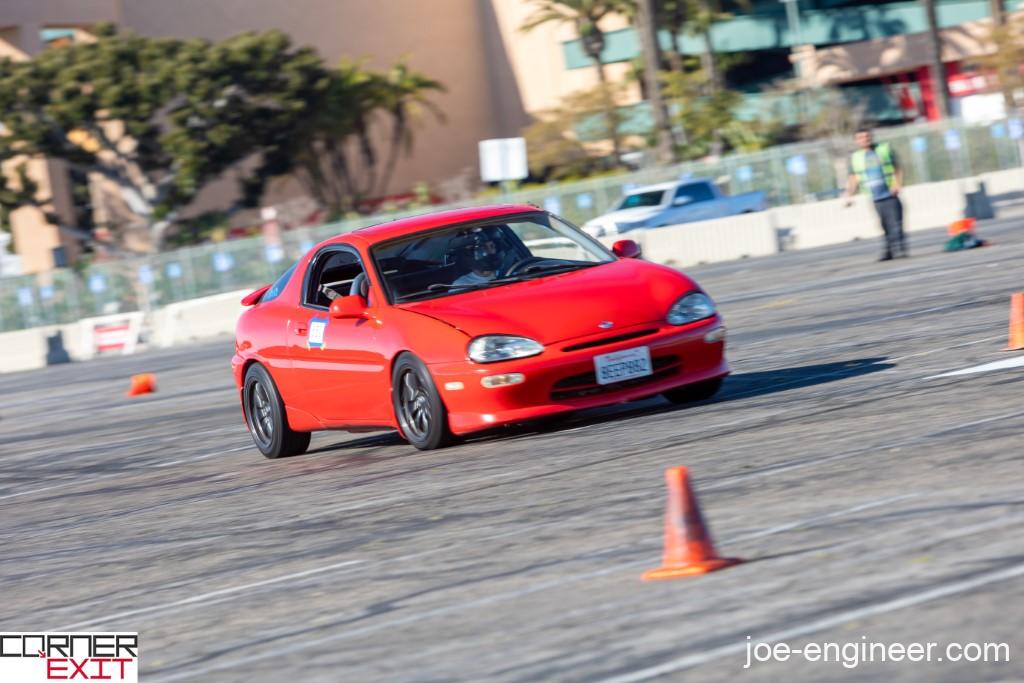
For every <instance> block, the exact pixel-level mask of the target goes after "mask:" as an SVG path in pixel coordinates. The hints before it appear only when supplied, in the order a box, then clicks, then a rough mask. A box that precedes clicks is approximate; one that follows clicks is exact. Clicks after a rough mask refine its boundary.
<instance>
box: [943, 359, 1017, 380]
mask: <svg viewBox="0 0 1024 683" xmlns="http://www.w3.org/2000/svg"><path fill="white" fill-rule="evenodd" d="M1021 366H1024V356H1016V357H1014V358H1006V359H1004V360H997V361H995V362H993V363H984V364H982V365H975V366H972V367H969V368H964V369H963V370H953V371H952V372H944V373H942V374H941V375H932V376H930V377H925V379H936V378H938V377H959V376H960V375H973V374H975V373H979V372H992V371H994V370H1006V369H1008V368H1019V367H1021Z"/></svg>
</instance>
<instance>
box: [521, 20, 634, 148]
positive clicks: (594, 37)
mask: <svg viewBox="0 0 1024 683" xmlns="http://www.w3.org/2000/svg"><path fill="white" fill-rule="evenodd" d="M531 2H532V4H533V5H534V6H535V8H536V9H535V10H534V12H533V14H531V15H530V16H529V17H527V19H526V21H524V22H523V25H522V26H520V27H519V30H521V31H532V30H533V29H535V28H537V27H538V26H543V25H544V24H552V23H553V24H563V23H567V24H572V25H573V26H574V27H575V28H576V35H578V36H579V38H580V41H581V42H582V44H583V52H584V54H586V55H587V57H588V58H589V59H590V61H592V62H593V63H594V67H595V68H596V69H597V78H598V80H599V81H600V83H601V87H602V88H603V89H604V90H605V92H606V96H607V103H606V104H607V108H606V112H607V113H608V115H609V118H612V117H613V113H612V110H613V109H614V108H615V106H616V105H615V102H614V101H613V100H612V98H611V96H610V89H609V88H608V74H607V73H606V72H605V68H604V62H602V61H601V53H602V52H603V51H604V46H605V36H604V31H602V30H601V27H600V22H601V20H602V19H604V18H605V17H607V16H608V15H610V14H614V13H623V12H625V11H627V10H628V9H629V7H630V6H631V5H632V2H631V0H531ZM611 142H612V148H613V152H614V154H615V163H616V164H618V163H619V158H620V155H621V153H622V140H621V136H620V135H619V132H618V130H617V127H614V126H613V127H612V133H611Z"/></svg>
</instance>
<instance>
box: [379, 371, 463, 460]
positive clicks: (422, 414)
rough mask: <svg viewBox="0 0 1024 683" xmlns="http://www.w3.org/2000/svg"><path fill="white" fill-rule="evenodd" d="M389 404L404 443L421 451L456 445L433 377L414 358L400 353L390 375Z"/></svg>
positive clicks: (445, 409) (446, 411) (446, 410)
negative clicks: (406, 442)
mask: <svg viewBox="0 0 1024 683" xmlns="http://www.w3.org/2000/svg"><path fill="white" fill-rule="evenodd" d="M391 403H392V405H393V406H394V409H395V417H396V418H397V419H398V424H399V425H400V426H401V428H402V436H404V437H405V440H406V441H408V442H409V443H411V444H412V445H413V446H415V447H416V448H418V449H419V450H421V451H429V450H433V449H435V448H444V447H445V446H449V445H451V444H452V443H454V442H455V437H454V436H453V435H452V432H451V429H450V428H449V427H448V409H447V408H445V406H444V402H443V401H442V400H441V394H440V393H438V391H437V385H435V384H434V378H433V377H431V376H430V371H429V370H427V366H426V365H424V364H423V361H421V360H420V359H419V358H417V357H416V356H414V355H412V354H411V353H403V354H402V355H401V356H399V357H398V360H397V361H395V367H394V370H393V371H392V373H391Z"/></svg>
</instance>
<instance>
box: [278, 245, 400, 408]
mask: <svg viewBox="0 0 1024 683" xmlns="http://www.w3.org/2000/svg"><path fill="white" fill-rule="evenodd" d="M361 274H365V270H364V267H363V263H362V260H361V258H360V256H359V253H358V252H357V251H356V250H355V249H353V248H351V247H349V246H347V245H330V246H328V247H325V248H324V249H323V250H321V251H320V252H318V253H317V254H316V255H315V256H314V257H313V259H312V260H311V261H310V266H309V268H308V269H307V271H306V280H305V282H304V283H303V291H302V301H301V304H300V306H299V307H298V308H297V309H296V312H295V315H294V316H293V319H292V320H291V321H290V324H289V330H288V336H289V345H290V346H289V355H290V356H291V359H292V369H291V375H292V378H293V381H294V382H295V383H296V384H297V385H298V386H299V387H301V389H300V390H299V391H298V392H296V393H297V396H296V397H295V398H293V403H292V404H293V405H294V406H295V407H297V408H299V409H301V410H303V411H305V412H307V413H310V414H312V415H314V416H316V417H317V418H319V419H320V420H321V421H323V422H325V423H328V424H329V425H343V424H384V423H386V422H387V418H388V415H387V414H386V413H385V408H386V407H387V406H389V405H390V398H389V396H388V393H387V391H388V387H389V386H390V378H389V377H388V376H387V372H388V363H387V358H386V357H385V355H384V354H383V353H382V352H381V350H380V349H379V345H378V343H377V329H378V323H377V321H376V319H375V318H373V317H372V315H371V316H370V317H367V318H358V319H338V318H332V317H331V316H330V313H329V310H328V309H329V306H330V302H331V298H332V295H331V294H329V292H331V291H333V292H334V295H333V296H346V295H349V294H350V291H351V287H352V283H353V282H355V281H356V279H357V277H358V276H359V275H361ZM364 291H366V293H367V294H368V302H369V310H370V311H371V312H372V310H373V305H372V304H373V302H374V300H375V299H376V298H378V297H375V296H374V293H373V292H369V291H368V290H364Z"/></svg>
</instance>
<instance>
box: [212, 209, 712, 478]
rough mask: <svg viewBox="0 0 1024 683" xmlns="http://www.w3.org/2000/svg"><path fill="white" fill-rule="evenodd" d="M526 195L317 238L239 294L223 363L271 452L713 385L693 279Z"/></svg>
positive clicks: (707, 303)
mask: <svg viewBox="0 0 1024 683" xmlns="http://www.w3.org/2000/svg"><path fill="white" fill-rule="evenodd" d="M639 256H640V249H639V248H638V247H637V245H636V244H635V243H634V242H631V241H629V240H623V241H620V242H617V243H615V245H614V246H613V248H612V250H611V251H608V250H607V249H605V247H604V246H602V245H601V244H600V243H599V242H597V241H595V240H594V239H592V238H591V237H589V236H587V235H586V234H584V233H582V232H581V231H579V230H578V229H577V228H575V227H573V226H571V225H569V224H567V223H565V222H564V221H562V220H561V219H559V218H558V217H556V216H554V215H552V214H550V213H547V212H545V211H542V210H539V209H537V208H536V207H533V206H490V207H481V208H472V209H460V210H456V211H446V212H442V213H434V214H429V215H425V216H415V217H412V218H404V219H402V220H397V221H393V222H390V223H383V224H381V225H376V226H372V227H368V228H363V229H361V230H356V231H355V232H350V233H347V234H344V235H340V236H338V237H335V238H333V239H330V240H327V241H326V242H323V243H322V244H320V245H318V246H317V247H315V248H314V249H312V250H311V251H310V252H309V253H308V254H306V255H305V256H304V257H303V258H302V259H301V260H300V261H299V262H298V263H297V264H296V265H295V266H293V267H292V268H290V269H289V270H288V271H287V272H286V273H285V274H284V275H282V276H281V277H280V279H278V281H277V282H275V283H274V284H272V285H268V286H266V287H263V288H261V289H258V290H256V291H255V292H253V293H252V294H250V295H249V296H247V297H246V298H245V299H243V301H242V303H243V304H245V305H247V306H251V308H249V309H248V310H246V311H245V312H244V313H243V314H242V316H241V318H240V319H239V321H238V327H237V333H236V341H235V355H234V357H233V358H232V361H231V363H232V367H233V370H234V375H235V381H236V382H237V384H238V387H239V390H240V393H241V401H242V409H243V412H244V415H245V421H246V423H247V424H248V426H249V430H250V432H251V433H252V437H253V440H254V441H255V442H256V446H257V447H258V448H259V450H260V451H261V452H262V453H263V455H265V456H267V457H268V458H277V457H281V456H286V455H295V454H298V453H302V452H303V451H305V450H306V448H307V447H308V445H309V436H310V432H311V431H313V430H317V429H345V430H350V431H363V430H371V429H380V428H384V429H388V428H390V429H397V430H398V431H399V432H400V433H401V435H402V436H403V437H404V438H405V439H406V440H408V441H409V442H410V443H411V444H412V445H413V446H415V447H416V448H419V449H424V450H426V449H431V448H438V447H440V446H443V445H446V444H449V443H451V442H452V441H453V440H455V438H456V437H458V436H460V435H465V434H469V433H471V432H476V431H479V430H484V429H488V428H491V427H495V426H498V425H504V424H510V423H519V422H525V421H528V420H531V419H533V418H539V417H543V416H547V415H553V414H556V413H563V412H566V411H572V410H579V409H581V408H591V407H594V406H601V405H608V404H613V403H621V402H623V401H631V400H635V399H639V398H644V397H648V396H653V395H656V394H663V395H664V396H665V397H667V398H668V399H669V400H670V401H674V402H688V401H694V400H701V399H706V398H710V397H711V396H712V395H713V394H714V393H715V392H716V391H717V390H718V388H719V386H720V385H721V382H722V378H723V377H725V376H726V375H727V374H728V373H729V366H728V364H727V363H726V360H725V354H724V351H725V328H724V327H723V325H722V321H721V319H720V318H719V316H718V314H717V312H716V311H715V305H714V303H713V302H712V301H711V299H710V298H709V297H708V296H707V295H706V294H705V293H704V292H703V291H701V289H700V287H698V286H697V285H696V283H694V282H693V280H691V279H690V278H688V277H686V276H685V275H683V274H682V273H680V272H678V271H676V270H673V269H671V268H667V267H664V266H659V265H655V264H653V263H648V262H646V261H642V260H640V259H639V258H638V257H639Z"/></svg>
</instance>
